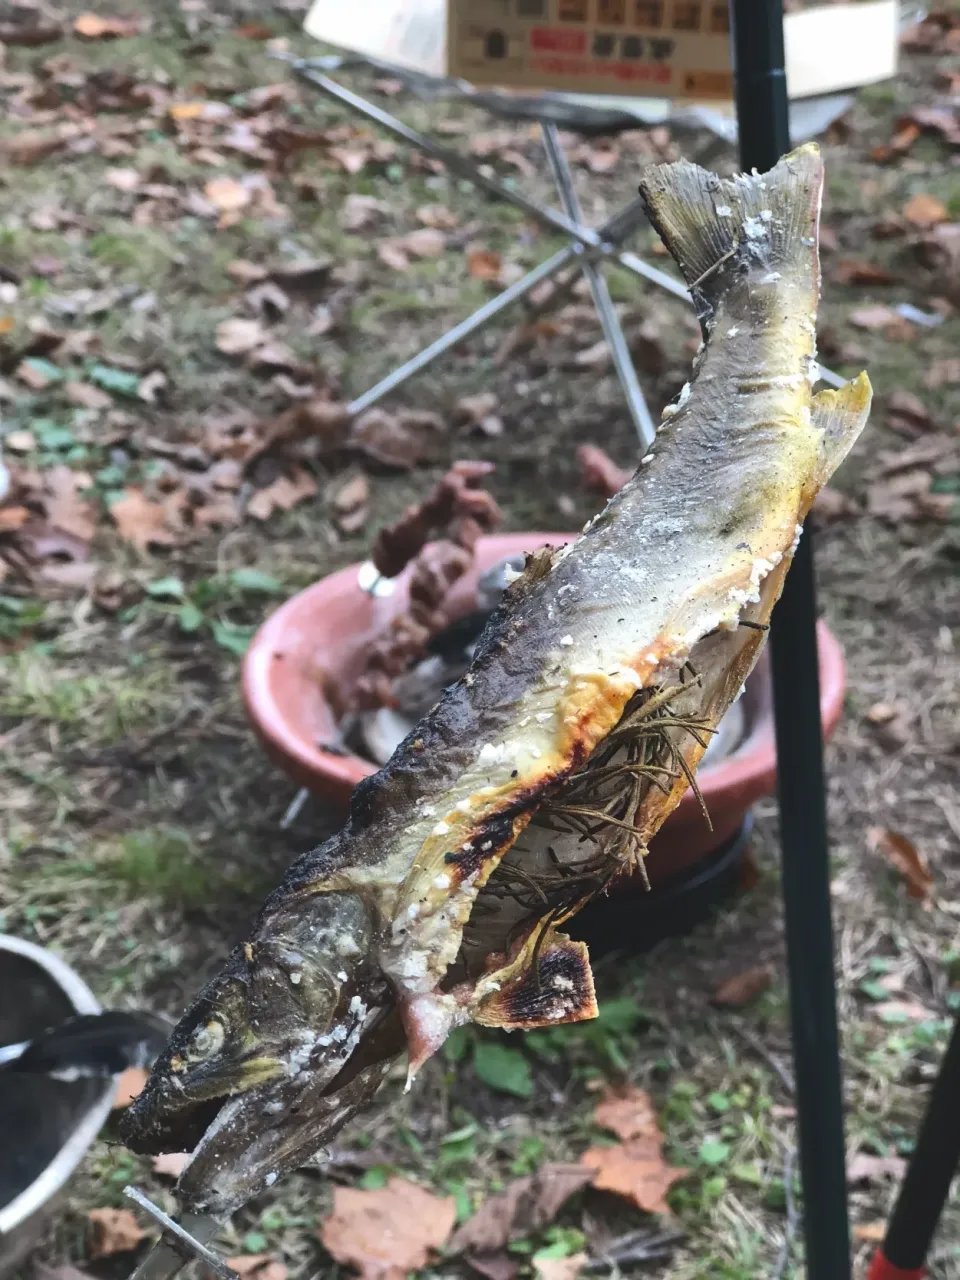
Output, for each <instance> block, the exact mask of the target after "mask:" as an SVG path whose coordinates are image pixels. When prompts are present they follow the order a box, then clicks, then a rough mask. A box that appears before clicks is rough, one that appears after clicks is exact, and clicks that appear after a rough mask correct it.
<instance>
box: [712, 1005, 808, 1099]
mask: <svg viewBox="0 0 960 1280" xmlns="http://www.w3.org/2000/svg"><path fill="white" fill-rule="evenodd" d="M727 1026H728V1027H729V1028H730V1030H731V1031H732V1032H733V1033H734V1035H737V1036H739V1037H740V1039H741V1040H742V1041H743V1042H744V1044H747V1045H749V1046H750V1048H751V1049H752V1050H753V1051H754V1053H755V1054H756V1055H757V1056H758V1057H760V1058H762V1059H763V1060H764V1062H765V1063H766V1064H767V1066H768V1067H769V1068H770V1070H771V1071H773V1072H774V1074H775V1075H776V1076H777V1077H778V1079H779V1080H780V1083H781V1084H782V1085H783V1087H784V1089H786V1091H787V1093H789V1094H790V1096H791V1097H792V1096H793V1094H794V1093H795V1092H796V1086H795V1085H794V1082H793V1076H792V1075H791V1074H790V1071H789V1070H788V1069H787V1068H786V1067H785V1066H784V1065H783V1063H782V1062H781V1061H780V1059H779V1058H777V1057H776V1056H775V1055H774V1054H772V1053H771V1052H770V1050H769V1049H768V1048H767V1046H766V1045H765V1044H764V1043H763V1041H762V1040H761V1039H760V1037H759V1036H758V1035H755V1034H754V1033H753V1032H752V1031H750V1030H748V1029H747V1028H746V1027H745V1026H743V1025H742V1024H741V1023H739V1022H733V1021H730V1022H728V1023H727Z"/></svg>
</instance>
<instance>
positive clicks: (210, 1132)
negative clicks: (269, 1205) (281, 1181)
mask: <svg viewBox="0 0 960 1280" xmlns="http://www.w3.org/2000/svg"><path fill="white" fill-rule="evenodd" d="M316 887H317V886H316V884H313V885H312V886H311V889H312V891H311V892H310V893H301V894H299V895H295V899H296V905H294V904H293V903H292V902H291V900H290V898H289V897H288V898H287V899H286V901H285V902H283V903H278V902H277V901H275V899H276V895H275V898H274V899H272V900H271V901H270V902H268V904H267V908H266V909H265V910H264V912H263V914H262V916H261V919H260V921H259V923H258V925H257V928H256V929H255V930H254V933H253V937H252V939H251V940H250V941H248V942H245V943H243V944H241V945H240V946H238V947H237V948H236V949H235V950H234V951H233V953H232V954H231V956H230V959H229V961H228V963H227V964H226V966H225V967H224V969H223V970H222V971H221V973H220V974H219V975H218V977H217V978H216V979H215V980H214V981H213V982H212V983H211V984H210V985H209V986H208V987H207V988H206V989H205V990H204V991H203V992H202V993H201V994H200V996H199V997H198V998H197V999H196V1000H195V1002H194V1003H193V1005H192V1006H191V1007H190V1008H189V1009H188V1010H187V1012H186V1013H185V1014H184V1016H183V1017H182V1018H181V1020H180V1022H179V1023H178V1025H177V1027H176V1028H175V1030H174V1032H173V1034H172V1036H171V1038H170V1041H169V1042H168V1044H167V1046H166V1048H165V1049H164V1051H163V1053H162V1054H161V1056H160V1058H159V1059H158V1060H157V1062H156V1064H155V1066H154V1069H153V1071H152V1073H151V1076H150V1079H149V1081H148V1083H147V1086H146V1088H145V1089H144V1090H143V1092H142V1093H141V1094H140V1096H139V1097H138V1098H137V1099H136V1101H135V1102H134V1104H133V1106H132V1107H131V1108H130V1110H129V1111H128V1112H127V1113H126V1115H125V1116H124V1118H123V1120H122V1122H121V1129H122V1133H123V1136H124V1139H125V1141H126V1142H127V1144H128V1145H129V1146H130V1147H132V1148H133V1149H134V1150H137V1151H143V1152H152V1153H158V1152H163V1151H190V1150H193V1151H194V1155H193V1159H192V1161H191V1163H190V1165H189V1166H188V1167H187V1169H186V1170H185V1172H184V1175H183V1176H182V1178H181V1185H180V1186H179V1187H178V1192H179V1193H180V1196H181V1200H182V1201H183V1202H184V1203H185V1204H189V1205H190V1206H191V1207H192V1208H194V1209H196V1210H197V1211H210V1212H230V1211H231V1210H232V1208H234V1207H236V1206H238V1205H240V1204H243V1203H244V1202H245V1200H246V1199H248V1198H249V1197H250V1196H251V1195H254V1194H256V1193H257V1192H258V1191H261V1190H263V1189H264V1188H265V1187H267V1186H270V1185H272V1182H273V1181H275V1180H276V1177H278V1176H281V1175H282V1174H283V1173H286V1172H288V1171H289V1170H290V1169H292V1168H296V1167H298V1165H301V1164H303V1163H305V1162H306V1161H307V1160H309V1159H310V1158H312V1157H313V1156H315V1155H316V1152H317V1150H318V1148H320V1147H322V1145H323V1143H324V1141H325V1140H326V1138H327V1137H329V1136H330V1135H331V1134H332V1133H333V1132H335V1131H336V1129H337V1128H339V1126H340V1125H341V1124H342V1123H343V1122H344V1120H345V1119H346V1118H347V1117H348V1116H349V1115H350V1114H352V1112H353V1110H354V1109H355V1107H356V1106H357V1105H360V1102H362V1101H365V1100H367V1099H368V1098H369V1097H371V1096H372V1094H373V1092H375V1091H376V1088H377V1087H378V1085H379V1083H380V1080H381V1079H382V1076H383V1073H384V1071H385V1069H386V1067H387V1066H389V1062H390V1061H391V1060H392V1058H393V1057H394V1056H395V1055H396V1053H398V1052H399V1051H400V1049H401V1048H402V1045H403V1033H402V1029H401V1027H400V1023H399V1019H398V1018H397V1016H396V1011H395V1008H394V1000H393V996H392V993H391V990H390V987H389V985H388V983H387V982H386V980H385V979H384V977H383V975H382V973H381V971H380V968H379V965H378V963H377V961H376V958H375V948H374V947H373V946H372V945H371V938H372V920H371V912H370V909H369V906H368V904H367V903H365V902H364V900H363V899H362V898H361V896H360V895H359V894H357V893H352V892H345V891H333V892H316ZM254 1134H255V1135H256V1137H254V1136H253V1135H254ZM271 1175H273V1177H271Z"/></svg>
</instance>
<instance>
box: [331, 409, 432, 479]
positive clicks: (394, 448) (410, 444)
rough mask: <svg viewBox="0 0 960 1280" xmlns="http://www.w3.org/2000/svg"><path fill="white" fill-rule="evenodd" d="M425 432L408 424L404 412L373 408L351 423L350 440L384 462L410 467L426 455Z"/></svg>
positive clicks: (384, 464) (405, 469)
mask: <svg viewBox="0 0 960 1280" xmlns="http://www.w3.org/2000/svg"><path fill="white" fill-rule="evenodd" d="M423 434H424V433H423V432H420V431H417V430H416V429H411V428H410V427H408V426H407V425H406V424H405V423H404V420H403V418H402V417H401V415H400V414H392V413H387V411H386V410H385V409H369V410H368V411H367V412H366V413H364V414H362V415H361V416H360V417H359V418H357V420H356V421H355V422H354V423H353V424H352V425H351V428H350V435H349V437H348V443H349V444H350V446H351V447H353V448H355V449H359V450H360V452H361V453H364V454H366V456H367V457H368V458H371V459H373V461H375V462H379V463H381V464H382V465H383V466H387V467H397V468H399V469H400V470H403V471H409V470H410V468H411V467H413V466H415V465H416V463H417V462H419V461H420V458H421V457H422V456H423V451H424V439H423Z"/></svg>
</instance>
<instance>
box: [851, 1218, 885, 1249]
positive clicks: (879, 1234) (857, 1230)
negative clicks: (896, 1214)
mask: <svg viewBox="0 0 960 1280" xmlns="http://www.w3.org/2000/svg"><path fill="white" fill-rule="evenodd" d="M886 1234H887V1224H886V1223H885V1222H859V1223H857V1225H856V1226H855V1227H854V1228H853V1238H854V1240H856V1242H857V1244H883V1241H884V1239H885V1238H886Z"/></svg>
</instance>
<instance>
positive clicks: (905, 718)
mask: <svg viewBox="0 0 960 1280" xmlns="http://www.w3.org/2000/svg"><path fill="white" fill-rule="evenodd" d="M865 718H866V720H867V721H868V722H869V723H870V724H872V725H874V726H875V727H876V729H877V734H878V737H880V738H881V739H882V740H883V742H884V743H885V744H886V745H888V746H890V747H894V748H896V747H903V746H906V744H907V743H908V742H909V741H910V740H911V738H912V737H913V716H912V715H911V713H910V709H909V708H908V707H905V706H903V705H902V704H901V703H897V702H875V703H874V704H873V705H872V706H871V707H869V708H868V709H867V712H866V715H865Z"/></svg>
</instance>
